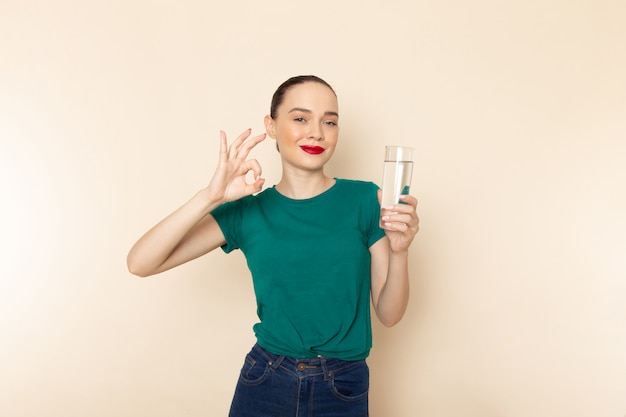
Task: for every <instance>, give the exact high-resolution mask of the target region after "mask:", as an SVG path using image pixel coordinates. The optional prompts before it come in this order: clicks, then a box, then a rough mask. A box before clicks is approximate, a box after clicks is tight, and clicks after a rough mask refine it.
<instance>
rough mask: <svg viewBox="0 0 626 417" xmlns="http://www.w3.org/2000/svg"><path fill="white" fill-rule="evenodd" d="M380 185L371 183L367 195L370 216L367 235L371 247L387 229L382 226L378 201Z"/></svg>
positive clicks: (368, 244) (368, 214) (368, 245)
mask: <svg viewBox="0 0 626 417" xmlns="http://www.w3.org/2000/svg"><path fill="white" fill-rule="evenodd" d="M378 188H379V187H378V186H377V185H376V184H374V183H370V187H369V192H368V193H367V195H366V197H365V198H366V205H367V207H368V208H369V210H367V216H368V221H367V223H366V224H367V225H368V235H367V247H371V246H372V245H373V244H374V243H376V242H378V241H379V240H380V239H381V238H382V237H383V236H385V231H384V230H383V229H381V228H380V204H379V203H378Z"/></svg>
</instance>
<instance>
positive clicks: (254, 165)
mask: <svg viewBox="0 0 626 417" xmlns="http://www.w3.org/2000/svg"><path fill="white" fill-rule="evenodd" d="M244 169H245V173H246V174H247V173H248V172H250V171H252V173H253V174H254V179H255V181H256V180H258V179H259V178H261V174H262V173H263V169H262V168H261V164H259V161H257V160H256V159H250V160H248V161H246V163H245V165H244Z"/></svg>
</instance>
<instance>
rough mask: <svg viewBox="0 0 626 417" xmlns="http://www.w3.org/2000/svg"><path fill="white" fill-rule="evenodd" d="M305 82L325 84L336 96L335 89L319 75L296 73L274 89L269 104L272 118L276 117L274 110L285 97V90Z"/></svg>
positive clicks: (276, 109)
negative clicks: (296, 74)
mask: <svg viewBox="0 0 626 417" xmlns="http://www.w3.org/2000/svg"><path fill="white" fill-rule="evenodd" d="M307 82H314V83H319V84H322V85H325V86H326V87H328V88H330V91H332V92H333V94H335V96H337V93H335V90H333V88H332V87H331V86H330V84H328V83H327V82H326V81H324V80H322V79H321V78H320V77H316V76H315V75H298V76H296V77H291V78H290V79H288V80H287V81H285V82H284V83H282V84H281V85H280V86H279V87H278V88H277V89H276V91H275V92H274V95H273V96H272V104H271V105H270V116H271V117H272V119H276V112H277V111H278V107H279V106H280V105H281V104H282V102H283V100H284V98H285V94H287V91H289V90H290V89H291V88H292V87H294V86H296V85H298V84H303V83H307Z"/></svg>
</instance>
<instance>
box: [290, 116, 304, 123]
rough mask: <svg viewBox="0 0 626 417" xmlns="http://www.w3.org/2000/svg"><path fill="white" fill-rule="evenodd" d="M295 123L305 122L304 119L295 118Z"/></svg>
mask: <svg viewBox="0 0 626 417" xmlns="http://www.w3.org/2000/svg"><path fill="white" fill-rule="evenodd" d="M293 120H295V121H296V122H305V121H306V120H305V119H304V117H296V118H295V119H293Z"/></svg>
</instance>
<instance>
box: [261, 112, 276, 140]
mask: <svg viewBox="0 0 626 417" xmlns="http://www.w3.org/2000/svg"><path fill="white" fill-rule="evenodd" d="M264 122H265V133H267V136H269V137H270V138H272V139H276V123H275V122H274V119H272V116H270V115H269V114H268V115H267V116H265V119H264Z"/></svg>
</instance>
